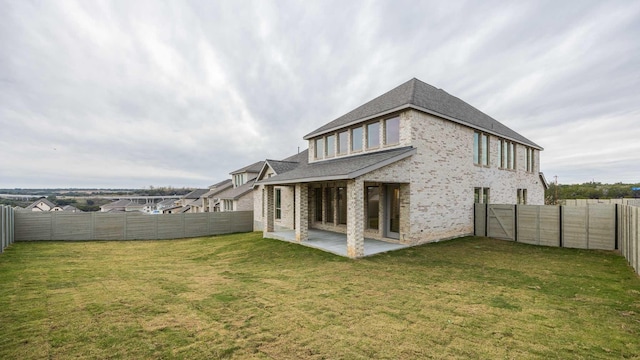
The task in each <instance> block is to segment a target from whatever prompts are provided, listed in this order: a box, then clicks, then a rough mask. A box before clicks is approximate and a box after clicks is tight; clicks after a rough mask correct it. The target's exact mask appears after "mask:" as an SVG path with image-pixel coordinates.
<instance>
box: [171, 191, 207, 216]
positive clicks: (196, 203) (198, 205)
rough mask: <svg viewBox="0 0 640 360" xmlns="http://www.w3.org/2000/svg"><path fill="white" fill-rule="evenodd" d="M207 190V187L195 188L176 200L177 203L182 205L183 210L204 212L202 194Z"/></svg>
mask: <svg viewBox="0 0 640 360" xmlns="http://www.w3.org/2000/svg"><path fill="white" fill-rule="evenodd" d="M207 192H209V189H195V190H193V191H191V192H190V193H188V194H186V195H185V196H183V197H181V198H180V200H178V202H177V204H178V205H180V206H182V207H183V208H184V209H183V210H184V211H183V212H188V213H200V212H205V206H204V199H203V195H204V194H206V193H207Z"/></svg>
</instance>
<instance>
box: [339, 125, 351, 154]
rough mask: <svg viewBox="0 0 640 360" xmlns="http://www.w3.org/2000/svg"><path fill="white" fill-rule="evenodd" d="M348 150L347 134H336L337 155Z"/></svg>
mask: <svg viewBox="0 0 640 360" xmlns="http://www.w3.org/2000/svg"><path fill="white" fill-rule="evenodd" d="M348 150H349V132H348V131H343V132H341V133H338V155H343V154H346V153H347V151H348Z"/></svg>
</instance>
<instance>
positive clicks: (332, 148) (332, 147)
mask: <svg viewBox="0 0 640 360" xmlns="http://www.w3.org/2000/svg"><path fill="white" fill-rule="evenodd" d="M334 156H336V136H335V135H329V136H327V157H334Z"/></svg>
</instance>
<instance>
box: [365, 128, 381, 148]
mask: <svg viewBox="0 0 640 360" xmlns="http://www.w3.org/2000/svg"><path fill="white" fill-rule="evenodd" d="M379 146H380V123H379V122H374V123H371V124H368V125H367V149H373V148H377V147H379Z"/></svg>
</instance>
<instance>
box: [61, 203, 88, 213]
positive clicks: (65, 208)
mask: <svg viewBox="0 0 640 360" xmlns="http://www.w3.org/2000/svg"><path fill="white" fill-rule="evenodd" d="M62 211H64V212H83V211H82V210H80V209H78V208H77V207H75V206H73V205H65V206H63V207H62Z"/></svg>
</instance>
